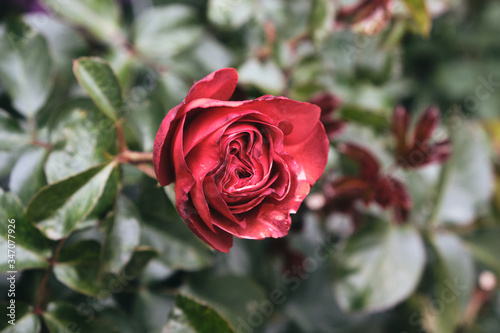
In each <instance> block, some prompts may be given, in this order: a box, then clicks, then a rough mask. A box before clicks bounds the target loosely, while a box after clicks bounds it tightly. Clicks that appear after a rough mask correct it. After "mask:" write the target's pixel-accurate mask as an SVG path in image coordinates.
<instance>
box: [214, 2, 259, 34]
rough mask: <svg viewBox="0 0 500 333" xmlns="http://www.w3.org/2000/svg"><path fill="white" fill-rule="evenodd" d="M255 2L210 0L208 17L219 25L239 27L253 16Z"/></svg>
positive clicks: (232, 27)
mask: <svg viewBox="0 0 500 333" xmlns="http://www.w3.org/2000/svg"><path fill="white" fill-rule="evenodd" d="M254 2H255V1H254V0H210V1H209V2H208V19H209V20H210V22H212V23H214V24H216V25H218V26H221V27H226V28H231V29H237V28H239V27H241V26H242V25H243V24H245V23H247V22H248V21H250V19H251V18H252V16H253V13H254Z"/></svg>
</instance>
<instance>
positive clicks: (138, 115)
mask: <svg viewBox="0 0 500 333" xmlns="http://www.w3.org/2000/svg"><path fill="white" fill-rule="evenodd" d="M164 117H165V109H164V107H163V105H161V104H160V103H159V102H157V101H155V100H146V101H144V102H142V103H141V104H139V105H137V107H134V108H132V109H131V110H129V111H128V112H127V119H128V120H129V122H127V124H130V126H131V128H132V131H133V133H134V134H135V136H136V137H137V139H138V141H139V144H140V146H141V147H142V150H143V151H153V145H154V139H155V136H156V132H157V131H158V126H159V124H161V121H162V120H163V118H164Z"/></svg>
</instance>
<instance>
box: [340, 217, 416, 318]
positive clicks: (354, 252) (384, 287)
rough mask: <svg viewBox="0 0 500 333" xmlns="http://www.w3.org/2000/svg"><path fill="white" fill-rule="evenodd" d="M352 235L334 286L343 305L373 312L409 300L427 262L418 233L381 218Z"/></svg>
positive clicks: (345, 249) (344, 250)
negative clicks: (382, 220) (393, 224)
mask: <svg viewBox="0 0 500 333" xmlns="http://www.w3.org/2000/svg"><path fill="white" fill-rule="evenodd" d="M368 223H370V225H369V226H368V227H366V228H365V229H363V230H361V231H359V232H358V233H357V234H355V235H354V236H353V237H351V238H350V239H349V240H348V241H347V243H346V245H345V248H344V249H343V251H342V253H341V263H340V268H339V269H340V270H341V272H342V273H339V274H337V278H336V281H335V285H334V291H335V295H336V298H337V300H338V302H339V305H340V306H341V308H343V309H344V310H347V311H363V312H373V311H381V310H384V309H388V308H390V307H392V306H394V305H396V304H397V303H399V302H401V301H403V300H404V299H406V298H407V297H408V296H409V295H410V294H411V293H412V292H413V291H414V290H415V288H416V287H417V284H418V282H419V281H420V276H421V274H422V271H423V269H424V264H425V248H424V244H423V242H422V240H421V238H420V235H419V234H418V232H417V231H416V230H415V229H413V228H412V227H409V226H404V227H396V226H392V225H389V224H388V223H385V222H381V221H368Z"/></svg>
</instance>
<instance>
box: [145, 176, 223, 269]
mask: <svg viewBox="0 0 500 333" xmlns="http://www.w3.org/2000/svg"><path fill="white" fill-rule="evenodd" d="M137 207H138V208H139V209H140V211H141V215H142V217H143V221H144V223H143V225H142V226H141V244H143V245H147V246H150V247H152V248H154V249H155V250H157V251H158V253H159V255H158V258H157V259H158V260H160V261H161V262H162V263H164V264H165V265H166V266H167V267H169V268H172V269H183V270H188V271H192V270H198V269H201V268H204V267H207V266H209V265H211V264H212V262H213V257H212V255H211V252H210V250H209V249H208V248H207V247H206V246H205V244H203V243H202V242H201V241H200V240H199V239H198V238H197V237H196V236H194V235H193V233H192V232H191V231H190V230H189V229H188V227H187V226H186V224H185V222H184V221H183V220H182V219H181V218H180V217H179V214H178V213H177V211H176V210H175V208H174V207H173V206H172V204H171V203H170V201H169V200H168V198H167V197H166V195H165V192H164V191H163V189H162V188H161V187H158V186H156V182H155V181H154V180H152V179H149V178H143V183H142V184H141V194H140V197H139V200H138V203H137Z"/></svg>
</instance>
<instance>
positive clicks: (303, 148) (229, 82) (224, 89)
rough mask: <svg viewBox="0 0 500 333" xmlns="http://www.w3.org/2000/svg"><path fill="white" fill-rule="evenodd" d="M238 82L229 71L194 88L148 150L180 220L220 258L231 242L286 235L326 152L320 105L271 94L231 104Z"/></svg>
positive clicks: (170, 115) (322, 167) (163, 126)
mask: <svg viewBox="0 0 500 333" xmlns="http://www.w3.org/2000/svg"><path fill="white" fill-rule="evenodd" d="M237 81H238V75H237V73H236V70H234V69H232V68H226V69H221V70H218V71H216V72H214V73H212V74H210V75H208V76H207V77H205V78H204V79H202V80H200V81H198V82H196V83H195V84H194V85H193V87H192V88H191V90H190V91H189V92H188V94H187V96H186V98H185V99H184V101H183V102H182V103H181V104H179V105H178V106H176V107H175V108H173V109H172V110H170V111H169V112H168V114H167V115H166V117H165V118H164V119H163V121H162V123H161V125H160V128H159V130H158V133H157V135H156V138H155V144H154V151H153V164H154V169H155V173H156V176H157V178H158V182H159V183H160V184H161V185H162V186H166V185H168V184H170V183H171V182H175V187H174V188H175V195H176V203H175V204H176V208H177V211H178V212H179V214H180V216H181V217H182V218H183V219H184V221H185V222H186V224H187V225H188V227H189V228H190V229H191V230H192V231H193V232H194V233H195V234H196V235H197V236H198V237H199V238H201V239H202V240H203V241H204V242H206V243H207V244H208V245H210V246H212V247H213V248H215V249H217V250H219V251H222V252H229V249H230V248H231V246H232V243H233V236H236V237H239V238H246V239H263V238H267V237H274V238H279V237H283V236H285V235H286V234H287V233H288V230H289V228H290V224H291V218H290V214H291V213H295V212H296V211H297V210H298V208H299V206H300V204H301V202H302V201H303V200H304V198H305V197H306V195H307V194H308V193H309V190H310V188H311V186H312V185H313V184H314V183H315V182H316V180H317V179H318V178H319V177H320V176H321V175H322V173H323V171H324V169H325V166H326V162H327V158H328V148H329V147H328V146H329V143H328V138H327V136H326V133H325V129H324V128H323V125H322V124H321V122H320V120H319V118H320V113H321V110H320V109H319V107H317V106H315V105H313V104H309V103H303V102H297V101H294V100H290V99H288V98H285V97H275V96H269V95H267V96H263V97H260V98H258V99H256V100H246V101H229V99H230V98H231V96H232V95H233V92H234V90H235V87H236V83H237Z"/></svg>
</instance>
